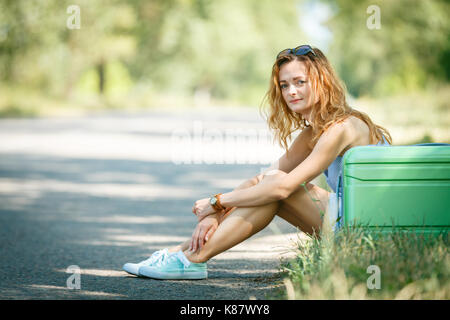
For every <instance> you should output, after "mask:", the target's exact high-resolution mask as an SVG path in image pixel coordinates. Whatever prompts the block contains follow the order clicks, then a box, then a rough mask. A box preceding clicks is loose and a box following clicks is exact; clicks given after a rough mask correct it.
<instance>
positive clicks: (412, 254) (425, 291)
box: [269, 219, 450, 300]
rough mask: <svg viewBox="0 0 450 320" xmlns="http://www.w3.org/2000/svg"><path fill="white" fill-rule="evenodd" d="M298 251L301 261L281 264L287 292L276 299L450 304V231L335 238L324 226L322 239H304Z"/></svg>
mask: <svg viewBox="0 0 450 320" xmlns="http://www.w3.org/2000/svg"><path fill="white" fill-rule="evenodd" d="M324 221H326V219H325V220H324ZM293 250H294V251H295V253H296V255H295V258H293V259H289V260H287V259H286V260H282V261H281V266H280V271H281V276H282V277H283V278H284V280H283V283H284V286H282V287H280V288H279V291H276V292H275V293H274V294H273V296H271V297H269V298H270V299H292V300H295V299H339V300H341V299H352V300H354V299H449V298H450V279H449V275H450V256H449V241H448V231H442V232H441V233H440V234H439V235H434V236H432V235H427V234H424V233H415V232H413V231H408V230H401V229H399V228H396V227H393V230H392V232H389V233H383V232H382V231H381V229H380V230H371V231H369V229H368V228H365V227H364V226H362V225H359V226H358V225H356V226H353V227H349V226H347V227H343V228H342V229H340V230H339V231H337V232H336V233H334V232H333V231H331V226H329V224H328V225H327V224H326V223H324V227H323V229H322V231H321V233H320V237H308V238H307V239H305V238H304V237H302V238H300V237H299V239H298V240H296V243H294V249H293ZM370 266H372V267H370ZM373 266H375V267H373ZM372 268H373V269H372ZM376 268H379V269H378V271H379V276H380V277H379V280H380V281H379V282H378V284H377V281H376V279H375V278H374V277H375V276H376V275H375V273H377V272H378V271H377V270H374V269H376ZM378 285H379V289H378V288H377V286H378Z"/></svg>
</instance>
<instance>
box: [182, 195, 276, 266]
mask: <svg viewBox="0 0 450 320" xmlns="http://www.w3.org/2000/svg"><path fill="white" fill-rule="evenodd" d="M279 206H280V202H279V201H275V202H272V203H269V204H266V205H263V206H258V207H245V208H244V207H242V208H236V209H234V210H233V211H232V212H230V213H229V214H228V216H227V217H226V218H225V220H223V222H221V223H220V224H219V226H218V228H217V230H216V231H215V232H214V234H213V235H212V237H211V238H210V239H209V241H208V242H206V244H205V245H204V246H203V248H202V249H201V250H197V251H196V252H190V251H187V249H186V250H184V254H185V255H186V257H187V258H188V259H189V260H190V261H192V262H205V261H208V260H209V259H211V258H212V257H214V256H216V255H217V254H219V253H222V252H224V251H225V250H228V249H230V248H232V247H234V246H235V245H237V244H239V243H241V242H242V241H244V240H246V239H248V238H249V237H251V236H252V235H254V234H255V233H257V232H259V231H261V230H262V229H264V228H265V227H266V226H267V225H268V224H269V223H270V222H271V221H272V219H273V218H274V217H275V215H276V213H277V211H278V209H279Z"/></svg>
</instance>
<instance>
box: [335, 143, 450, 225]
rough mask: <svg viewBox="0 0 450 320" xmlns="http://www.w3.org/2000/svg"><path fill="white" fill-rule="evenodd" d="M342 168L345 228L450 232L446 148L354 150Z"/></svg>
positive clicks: (448, 148)
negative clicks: (364, 227) (361, 226)
mask: <svg viewBox="0 0 450 320" xmlns="http://www.w3.org/2000/svg"><path fill="white" fill-rule="evenodd" d="M342 166H343V171H342V174H343V180H342V184H343V185H342V187H343V195H342V210H343V213H342V215H343V224H344V225H347V226H348V225H355V224H360V225H363V226H366V227H369V228H376V229H377V230H380V231H382V232H383V231H390V230H392V227H393V226H395V227H396V228H400V229H401V230H402V229H403V230H414V231H418V232H424V233H430V232H431V233H439V232H442V231H444V232H445V231H448V230H449V228H450V146H448V145H447V146H445V145H433V144H431V145H416V146H386V147H385V146H361V147H354V148H352V149H350V150H349V151H348V152H346V153H345V155H344V157H343V160H342Z"/></svg>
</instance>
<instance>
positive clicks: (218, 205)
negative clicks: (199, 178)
mask: <svg viewBox="0 0 450 320" xmlns="http://www.w3.org/2000/svg"><path fill="white" fill-rule="evenodd" d="M220 195H221V193H217V194H215V195H213V196H212V197H211V198H209V203H210V204H211V206H212V207H213V208H214V209H215V210H216V211H222V210H225V209H226V208H225V207H224V206H223V205H222V204H221V203H220Z"/></svg>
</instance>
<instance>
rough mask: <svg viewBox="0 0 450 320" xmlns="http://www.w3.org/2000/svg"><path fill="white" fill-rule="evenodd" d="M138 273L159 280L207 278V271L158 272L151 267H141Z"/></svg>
mask: <svg viewBox="0 0 450 320" xmlns="http://www.w3.org/2000/svg"><path fill="white" fill-rule="evenodd" d="M139 275H141V276H145V277H148V278H153V279H159V280H201V279H206V278H208V271H206V270H205V271H198V272H187V273H181V274H180V273H170V272H158V271H156V270H153V269H148V268H141V269H139Z"/></svg>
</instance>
